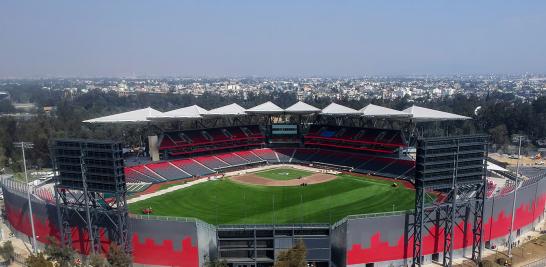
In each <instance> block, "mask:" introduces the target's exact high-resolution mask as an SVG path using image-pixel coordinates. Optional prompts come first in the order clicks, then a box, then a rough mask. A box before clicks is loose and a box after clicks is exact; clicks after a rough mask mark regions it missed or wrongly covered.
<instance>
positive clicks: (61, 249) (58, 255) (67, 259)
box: [45, 237, 76, 267]
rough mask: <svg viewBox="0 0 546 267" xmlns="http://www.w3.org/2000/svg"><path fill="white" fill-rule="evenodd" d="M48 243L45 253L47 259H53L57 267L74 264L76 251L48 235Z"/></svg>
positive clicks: (69, 266)
mask: <svg viewBox="0 0 546 267" xmlns="http://www.w3.org/2000/svg"><path fill="white" fill-rule="evenodd" d="M48 240H49V243H48V244H47V245H46V248H45V254H46V255H48V258H47V259H48V260H53V261H55V262H56V263H57V264H56V266H58V267H71V266H74V265H75V263H74V260H75V259H76V252H75V251H74V250H73V249H72V248H71V247H68V246H61V245H60V244H59V242H58V241H57V239H55V238H53V237H49V239H48Z"/></svg>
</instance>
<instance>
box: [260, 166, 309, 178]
mask: <svg viewBox="0 0 546 267" xmlns="http://www.w3.org/2000/svg"><path fill="white" fill-rule="evenodd" d="M254 174H256V175H258V176H261V177H264V178H267V179H271V180H292V179H297V178H299V177H305V176H309V175H311V174H313V173H312V172H310V171H304V170H298V169H294V168H276V169H270V170H265V171H258V172H255V173H254Z"/></svg>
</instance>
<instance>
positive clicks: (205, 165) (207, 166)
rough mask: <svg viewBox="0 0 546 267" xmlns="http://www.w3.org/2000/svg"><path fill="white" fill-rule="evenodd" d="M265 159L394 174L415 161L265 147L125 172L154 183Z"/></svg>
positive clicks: (409, 169)
mask: <svg viewBox="0 0 546 267" xmlns="http://www.w3.org/2000/svg"><path fill="white" fill-rule="evenodd" d="M264 163H269V164H275V163H299V164H321V165H329V166H331V167H337V168H341V169H346V170H347V169H348V170H352V171H354V172H358V173H365V174H370V173H371V174H376V175H381V176H387V177H393V178H404V177H411V175H412V174H413V172H414V169H415V162H414V161H411V160H404V159H397V158H385V157H377V156H372V155H366V154H360V153H351V152H345V151H339V150H323V149H314V148H311V149H308V148H278V149H277V148H275V149H271V148H263V149H253V150H243V151H237V152H228V153H223V154H218V155H210V156H199V157H195V158H187V159H179V160H172V161H170V162H160V163H148V164H144V165H137V166H131V167H126V168H125V175H126V177H127V181H128V182H132V183H137V182H151V183H154V182H161V181H165V180H174V179H183V178H189V177H200V176H207V175H210V174H213V173H216V172H225V171H229V170H230V169H235V168H238V167H240V166H242V165H251V164H264Z"/></svg>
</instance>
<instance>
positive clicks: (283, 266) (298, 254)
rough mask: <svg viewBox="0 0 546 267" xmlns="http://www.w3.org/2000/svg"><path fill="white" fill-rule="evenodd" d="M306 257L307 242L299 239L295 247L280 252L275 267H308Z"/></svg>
mask: <svg viewBox="0 0 546 267" xmlns="http://www.w3.org/2000/svg"><path fill="white" fill-rule="evenodd" d="M306 257H307V249H306V248H305V244H304V243H303V241H302V240H299V241H298V242H297V243H296V245H295V246H294V247H293V248H291V249H288V250H285V251H281V252H280V253H279V255H278V256H277V261H276V262H275V265H274V267H307V262H306V260H305V258H306Z"/></svg>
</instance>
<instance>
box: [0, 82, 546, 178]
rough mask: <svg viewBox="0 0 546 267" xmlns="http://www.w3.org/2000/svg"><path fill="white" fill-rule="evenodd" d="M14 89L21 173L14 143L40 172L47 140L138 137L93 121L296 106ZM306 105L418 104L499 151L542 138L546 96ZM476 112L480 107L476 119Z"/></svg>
mask: <svg viewBox="0 0 546 267" xmlns="http://www.w3.org/2000/svg"><path fill="white" fill-rule="evenodd" d="M25 86H26V87H25ZM28 87H30V88H28ZM17 89H18V91H17V92H18V94H19V95H20V97H24V98H25V99H31V100H32V101H35V103H37V104H38V109H37V111H36V112H37V116H36V117H34V118H32V119H30V120H21V119H15V118H11V117H0V169H1V167H2V166H6V165H10V166H11V167H13V168H14V169H19V166H18V164H19V162H20V157H21V156H20V151H18V150H16V149H15V148H14V147H13V145H12V143H13V142H15V141H20V140H25V141H30V142H33V143H34V144H35V146H34V149H33V151H32V153H29V155H28V159H29V160H30V161H29V162H30V165H36V166H38V167H41V166H49V165H50V159H49V150H48V140H50V139H51V138H56V137H78V138H116V139H120V140H128V141H129V142H131V141H132V142H133V143H137V142H138V137H139V134H138V133H137V132H136V129H123V128H122V127H118V126H105V127H101V126H88V125H84V124H82V123H81V121H83V120H86V119H89V118H93V117H98V116H103V115H109V114H113V113H117V112H123V111H128V110H133V109H137V108H143V107H147V106H151V107H154V108H156V109H159V110H161V111H167V110H172V109H175V108H179V107H183V106H188V105H192V104H197V105H200V106H202V107H204V108H206V109H210V108H215V107H218V106H221V105H225V104H229V103H233V102H236V103H239V104H241V105H242V106H244V107H246V108H248V107H252V106H254V105H257V104H260V103H263V102H265V101H273V102H275V103H276V104H278V105H279V106H281V107H288V106H289V105H291V104H293V103H295V102H296V101H297V98H296V95H295V94H294V93H286V92H277V91H272V92H269V93H261V94H253V93H250V94H248V95H247V96H246V97H243V96H242V95H241V96H231V97H224V96H219V95H216V94H208V93H207V94H204V95H202V96H193V95H178V94H138V95H130V96H118V95H117V94H116V93H112V92H101V91H91V92H89V93H86V94H83V95H80V96H77V97H73V98H63V97H62V95H59V94H58V92H57V93H56V92H54V91H46V90H42V89H39V90H38V89H36V88H33V87H32V86H31V85H21V87H19V88H17ZM16 97H17V94H16V95H15V96H12V98H16ZM305 101H306V102H307V103H309V104H311V105H315V106H317V107H324V106H326V105H327V104H329V103H331V102H332V101H335V102H337V103H339V104H342V105H347V106H350V107H353V108H358V109H359V108H362V107H363V106H365V105H367V104H369V103H373V104H378V105H383V106H387V107H392V108H395V109H404V108H407V107H409V106H411V105H412V104H416V105H421V106H426V107H431V108H435V109H439V110H444V111H448V112H454V113H457V114H461V115H466V116H471V117H473V118H474V120H472V121H466V122H462V123H458V124H457V127H456V128H457V129H461V131H466V132H468V131H474V130H476V129H477V130H483V131H485V132H488V133H490V134H491V135H492V139H493V142H494V143H495V144H498V145H500V146H502V145H506V144H509V143H510V137H511V135H513V134H524V135H527V136H529V137H530V138H531V139H534V140H536V139H539V138H543V137H545V136H546V97H540V98H538V99H536V100H533V101H524V100H522V99H519V98H515V96H513V95H512V94H500V93H494V94H491V95H488V96H486V97H476V96H467V95H456V96H453V97H446V98H442V99H436V100H430V99H428V98H427V99H409V98H407V97H404V98H396V99H373V100H369V99H357V100H355V99H331V98H329V97H312V98H308V99H306V100H305ZM43 105H54V106H55V107H56V110H55V111H54V113H53V114H51V115H47V114H45V113H44V112H42V111H41V109H40V108H41V107H42V106H43ZM477 107H481V108H480V109H479V111H478V113H477V115H475V114H474V112H475V110H476V108H477Z"/></svg>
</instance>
